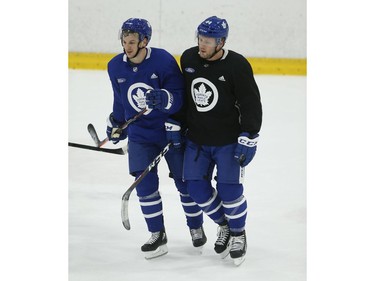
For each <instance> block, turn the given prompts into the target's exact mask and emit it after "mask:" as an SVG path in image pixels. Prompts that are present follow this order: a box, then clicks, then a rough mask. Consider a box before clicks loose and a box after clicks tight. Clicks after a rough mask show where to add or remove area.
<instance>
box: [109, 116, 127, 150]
mask: <svg viewBox="0 0 375 281" xmlns="http://www.w3.org/2000/svg"><path fill="white" fill-rule="evenodd" d="M121 125H122V124H120V123H119V122H117V121H116V120H115V119H114V118H113V115H112V113H111V114H110V115H109V116H108V118H107V137H108V139H109V140H110V141H113V143H114V144H116V143H118V142H119V141H120V140H124V139H126V137H127V136H128V132H127V129H126V128H125V129H123V130H122V129H120V127H121Z"/></svg>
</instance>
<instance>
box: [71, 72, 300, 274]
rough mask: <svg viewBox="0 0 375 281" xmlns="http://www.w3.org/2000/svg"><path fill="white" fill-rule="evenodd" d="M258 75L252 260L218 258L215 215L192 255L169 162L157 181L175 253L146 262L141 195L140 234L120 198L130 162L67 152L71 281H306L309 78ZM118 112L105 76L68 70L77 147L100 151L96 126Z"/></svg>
mask: <svg viewBox="0 0 375 281" xmlns="http://www.w3.org/2000/svg"><path fill="white" fill-rule="evenodd" d="M255 79H256V81H257V83H258V86H259V89H260V92H261V97H262V104H263V111H264V121H263V126H262V130H261V132H260V136H261V138H260V142H259V145H258V152H257V155H256V157H255V158H254V160H253V162H252V163H251V164H250V165H249V166H248V167H247V168H246V179H245V183H244V186H245V195H246V197H247V200H248V218H247V227H246V231H247V238H248V250H247V259H246V260H245V262H244V263H243V264H242V265H241V266H240V267H235V266H234V265H233V263H232V261H231V260H230V258H227V259H225V260H221V259H220V257H219V256H218V255H216V254H215V252H214V250H213V243H214V242H215V240H216V225H215V224H214V223H213V222H212V221H211V220H210V219H209V218H208V217H207V216H205V224H204V226H205V231H206V235H207V237H208V242H207V244H206V245H205V248H204V251H203V253H202V255H198V254H197V253H196V252H195V251H194V249H193V247H192V243H191V241H190V234H189V231H188V228H187V226H186V225H185V217H184V214H183V211H182V207H181V205H180V203H179V197H178V193H177V191H176V189H175V187H174V185H173V184H172V180H171V179H169V178H168V172H167V170H166V166H165V162H164V161H162V162H161V164H160V172H159V175H160V191H161V195H162V198H163V206H164V216H165V226H166V231H167V235H168V239H169V241H168V248H169V253H168V254H167V255H165V256H162V257H160V258H157V259H154V260H145V259H144V257H143V254H142V253H141V251H140V247H141V245H142V244H143V243H144V242H146V241H147V240H148V238H149V236H150V234H149V233H148V231H147V230H146V224H145V222H144V219H143V217H142V215H141V211H140V207H139V204H138V201H137V197H136V195H135V192H134V193H133V194H132V196H131V198H130V208H129V212H130V223H131V226H132V229H131V230H130V231H127V230H125V229H124V228H123V226H122V223H121V216H120V203H121V197H122V194H123V193H124V191H125V190H126V188H127V187H128V186H129V185H130V184H131V183H132V181H133V178H132V177H131V176H129V175H128V173H127V171H128V167H127V165H128V164H127V156H126V155H125V156H120V155H112V154H107V153H102V152H96V151H90V150H84V149H78V148H72V147H69V280H70V281H120V280H121V281H132V280H138V281H143V280H147V281H150V280H153V281H165V280H177V281H185V280H186V281H188V280H189V281H191V280H196V281H203V280H210V279H211V280H215V281H221V280H232V281H239V280H251V281H303V280H306V77H305V76H303V77H298V76H259V75H258V76H256V77H255ZM111 107H112V90H111V86H110V82H109V79H108V78H107V73H106V72H105V71H77V70H69V141H70V142H76V143H82V144H88V145H93V142H92V140H91V138H90V136H89V134H88V133H87V130H86V127H87V124H88V123H93V124H94V125H95V127H96V129H97V131H98V134H99V136H100V138H104V137H105V128H106V118H107V116H108V114H109V113H110V112H111ZM123 145H124V143H122V144H121V145H120V146H123ZM111 146H114V145H112V144H108V145H107V147H111ZM117 146H119V145H117Z"/></svg>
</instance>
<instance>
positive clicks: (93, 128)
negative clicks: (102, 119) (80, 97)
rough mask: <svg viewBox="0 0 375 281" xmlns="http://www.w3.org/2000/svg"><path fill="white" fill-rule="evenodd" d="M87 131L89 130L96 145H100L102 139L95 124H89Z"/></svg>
mask: <svg viewBox="0 0 375 281" xmlns="http://www.w3.org/2000/svg"><path fill="white" fill-rule="evenodd" d="M87 131H88V132H89V134H90V136H91V138H92V140H93V141H94V142H95V145H96V146H97V147H99V146H100V140H99V137H98V134H97V133H96V130H95V127H94V125H93V124H91V123H90V124H88V125H87Z"/></svg>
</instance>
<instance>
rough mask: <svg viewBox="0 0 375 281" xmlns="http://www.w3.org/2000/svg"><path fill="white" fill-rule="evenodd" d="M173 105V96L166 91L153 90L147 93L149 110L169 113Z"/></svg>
mask: <svg viewBox="0 0 375 281" xmlns="http://www.w3.org/2000/svg"><path fill="white" fill-rule="evenodd" d="M172 103H173V95H172V94H171V93H170V92H168V91H167V90H165V89H153V90H148V91H147V92H146V104H147V107H148V108H149V109H157V110H160V111H162V112H168V111H169V109H170V108H171V107H172Z"/></svg>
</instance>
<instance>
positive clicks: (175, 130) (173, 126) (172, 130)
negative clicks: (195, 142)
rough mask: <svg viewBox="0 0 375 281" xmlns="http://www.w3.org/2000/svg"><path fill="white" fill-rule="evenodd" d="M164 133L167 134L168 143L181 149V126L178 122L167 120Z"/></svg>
mask: <svg viewBox="0 0 375 281" xmlns="http://www.w3.org/2000/svg"><path fill="white" fill-rule="evenodd" d="M165 131H166V133H167V140H168V142H170V143H172V145H173V147H175V148H181V147H182V137H181V125H180V123H179V122H177V121H175V120H173V119H168V120H167V122H165Z"/></svg>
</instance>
